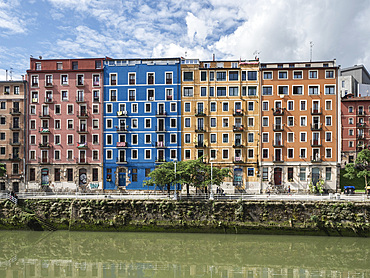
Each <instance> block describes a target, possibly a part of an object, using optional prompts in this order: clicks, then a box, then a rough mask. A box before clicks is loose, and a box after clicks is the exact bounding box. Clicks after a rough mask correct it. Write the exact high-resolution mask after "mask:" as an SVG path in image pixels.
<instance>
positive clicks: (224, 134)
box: [222, 133, 229, 143]
mask: <svg viewBox="0 0 370 278" xmlns="http://www.w3.org/2000/svg"><path fill="white" fill-rule="evenodd" d="M222 143H229V134H227V133H223V134H222Z"/></svg>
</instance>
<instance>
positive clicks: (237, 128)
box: [233, 125, 244, 132]
mask: <svg viewBox="0 0 370 278" xmlns="http://www.w3.org/2000/svg"><path fill="white" fill-rule="evenodd" d="M233 131H234V132H242V131H244V126H243V125H233Z"/></svg>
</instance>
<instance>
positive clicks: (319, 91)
mask: <svg viewBox="0 0 370 278" xmlns="http://www.w3.org/2000/svg"><path fill="white" fill-rule="evenodd" d="M260 73H261V159H262V160H261V166H262V184H261V190H266V189H267V188H268V187H272V188H274V187H275V188H277V189H283V188H285V189H287V188H288V187H289V186H290V188H291V190H292V191H307V190H308V189H309V186H310V185H316V184H317V182H318V181H324V188H325V189H327V190H330V191H335V190H336V189H337V186H338V176H339V162H340V151H339V150H338V149H339V147H338V146H339V144H338V140H340V138H339V133H338V117H337V115H338V109H339V106H338V105H339V95H338V93H337V77H338V66H337V65H336V61H335V60H333V61H324V62H299V63H298V62H295V63H261V71H260Z"/></svg>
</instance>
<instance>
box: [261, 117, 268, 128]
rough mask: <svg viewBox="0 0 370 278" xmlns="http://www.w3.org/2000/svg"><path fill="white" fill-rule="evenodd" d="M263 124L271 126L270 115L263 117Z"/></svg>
mask: <svg viewBox="0 0 370 278" xmlns="http://www.w3.org/2000/svg"><path fill="white" fill-rule="evenodd" d="M262 126H269V117H263V118H262Z"/></svg>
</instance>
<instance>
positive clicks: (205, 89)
mask: <svg viewBox="0 0 370 278" xmlns="http://www.w3.org/2000/svg"><path fill="white" fill-rule="evenodd" d="M200 96H201V97H206V96H207V87H201V88H200Z"/></svg>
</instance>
